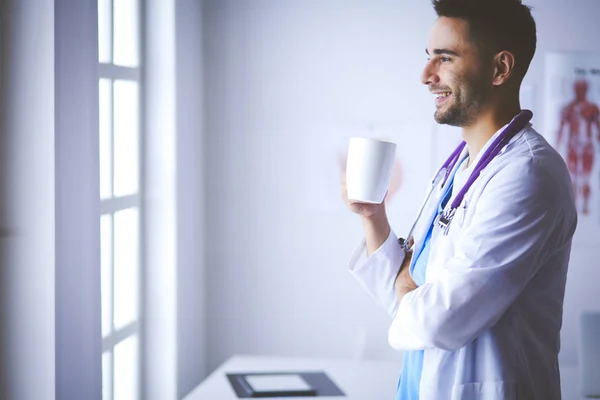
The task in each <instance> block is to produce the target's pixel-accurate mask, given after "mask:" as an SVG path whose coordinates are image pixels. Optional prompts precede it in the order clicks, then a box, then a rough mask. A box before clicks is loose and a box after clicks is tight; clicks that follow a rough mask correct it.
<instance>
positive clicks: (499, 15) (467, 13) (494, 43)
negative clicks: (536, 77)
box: [432, 0, 537, 82]
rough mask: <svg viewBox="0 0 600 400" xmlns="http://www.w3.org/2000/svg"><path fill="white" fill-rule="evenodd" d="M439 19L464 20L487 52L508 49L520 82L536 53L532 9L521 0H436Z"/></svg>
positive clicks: (435, 6)
mask: <svg viewBox="0 0 600 400" xmlns="http://www.w3.org/2000/svg"><path fill="white" fill-rule="evenodd" d="M432 3H433V7H434V9H435V12H436V13H437V15H438V17H449V18H461V19H463V20H465V21H467V23H468V25H469V34H470V35H471V37H472V39H473V40H474V42H475V43H476V44H477V45H479V47H480V48H481V49H482V50H484V51H487V50H489V51H492V52H493V54H496V53H498V52H500V51H503V50H506V51H509V52H511V53H512V54H513V55H514V56H515V75H516V78H518V82H520V81H521V80H522V79H523V77H524V76H525V74H526V73H527V70H528V69H529V64H530V63H531V60H532V59H533V55H534V54H535V47H536V43H537V35H536V26H535V20H534V19H533V17H532V15H531V7H528V6H526V5H524V4H523V3H522V2H521V0H432Z"/></svg>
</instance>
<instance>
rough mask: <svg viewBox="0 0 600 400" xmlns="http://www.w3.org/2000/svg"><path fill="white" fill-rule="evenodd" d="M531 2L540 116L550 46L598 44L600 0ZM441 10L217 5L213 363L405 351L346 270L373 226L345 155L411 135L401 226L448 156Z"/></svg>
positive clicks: (210, 131) (210, 108)
mask: <svg viewBox="0 0 600 400" xmlns="http://www.w3.org/2000/svg"><path fill="white" fill-rule="evenodd" d="M530 4H532V5H534V6H536V9H535V11H534V12H535V15H534V16H535V17H536V20H537V22H538V28H539V47H538V49H539V50H538V53H537V56H536V59H535V61H534V62H533V64H532V67H531V71H530V73H529V75H528V77H527V80H526V84H528V85H532V86H533V87H534V90H537V92H536V95H538V97H537V100H539V102H538V103H536V105H537V107H534V111H538V110H539V113H541V109H542V106H543V104H542V103H541V98H540V93H541V92H540V89H541V85H542V82H543V54H544V52H547V51H552V50H595V51H598V50H600V42H599V41H598V40H597V38H598V37H600V28H599V26H598V24H597V21H596V20H595V19H594V16H596V17H597V16H598V15H600V3H598V2H597V1H594V0H586V1H584V0H581V1H576V2H573V1H569V2H567V1H561V2H558V1H556V2H554V1H552V2H548V1H546V0H544V1H541V0H536V1H534V2H530ZM434 18H435V15H434V12H433V10H432V9H431V6H430V3H429V2H410V5H409V3H408V2H406V1H405V2H400V1H392V0H390V1H385V0H378V1H372V0H370V1H366V0H365V1H345V0H328V1H318V0H307V1H301V2H300V1H293V0H285V1H281V0H277V1H275V0H271V1H268V0H259V1H250V0H226V1H224V0H219V1H217V0H210V1H206V2H205V9H204V36H205V53H204V59H205V68H206V71H205V85H206V92H205V96H206V108H205V110H206V122H207V123H206V134H207V143H206V145H207V148H206V150H207V151H206V156H207V159H208V167H207V170H206V179H207V186H206V195H207V204H206V207H207V208H206V212H207V247H206V249H207V264H206V266H207V284H208V285H207V294H208V314H207V316H208V326H209V328H208V329H209V334H208V357H209V363H208V366H209V368H210V369H212V368H214V367H215V366H216V365H218V364H219V363H221V362H222V361H224V360H225V359H226V358H228V357H229V356H231V355H232V354H234V353H266V354H282V355H293V356H294V355H298V356H300V355H302V356H331V357H352V356H353V355H354V354H355V353H356V351H357V349H359V348H360V343H361V340H363V338H364V337H365V335H366V337H368V339H369V341H371V343H381V344H382V345H381V347H380V348H378V349H374V350H373V351H376V352H380V353H381V354H384V353H385V356H386V357H388V358H394V359H400V355H399V354H395V353H390V352H389V351H388V350H386V341H387V337H386V331H387V326H388V323H389V320H388V317H387V316H386V315H385V313H384V312H383V311H382V310H380V309H379V307H378V306H377V305H376V304H375V303H374V302H373V301H372V300H371V299H370V298H369V297H368V296H367V295H366V294H365V293H364V292H363V291H362V289H361V288H360V287H359V286H358V284H357V283H356V282H355V281H354V280H353V278H352V277H351V276H350V275H349V274H348V273H347V271H346V267H347V261H348V258H349V256H350V253H351V251H352V250H353V248H354V246H355V245H356V244H357V243H358V241H359V239H360V237H361V235H362V231H361V226H360V223H359V220H358V219H357V217H355V216H353V215H351V214H350V213H349V212H347V211H346V209H345V208H344V205H343V203H342V201H341V199H339V195H338V193H339V186H338V175H339V174H338V171H337V170H336V168H337V166H336V160H335V158H336V156H337V153H338V152H339V151H340V150H343V146H344V145H345V141H342V140H341V139H340V138H343V139H345V138H346V136H350V135H352V134H370V135H378V136H388V137H390V136H391V137H393V138H394V139H395V140H396V141H398V142H399V143H400V146H399V149H398V154H399V158H400V160H401V161H402V162H403V167H404V175H403V177H404V185H403V187H402V189H401V190H400V192H399V193H398V195H397V198H396V199H395V200H394V201H393V202H392V204H391V205H390V207H389V208H388V214H389V216H390V220H391V223H392V225H393V227H394V228H395V229H396V231H397V233H398V234H399V235H403V234H404V231H405V230H406V229H407V228H408V225H409V222H410V220H411V218H412V217H413V216H414V213H415V212H416V209H417V206H418V202H419V200H420V198H421V195H422V191H423V184H424V182H425V181H426V179H427V177H429V175H430V173H431V172H432V169H433V164H434V163H435V160H434V159H435V158H437V156H436V155H435V152H434V151H433V149H434V144H433V143H432V135H433V133H434V132H435V127H434V124H433V120H432V117H431V115H432V110H433V106H432V99H431V98H430V95H429V94H428V93H427V90H426V88H425V87H423V86H422V85H421V84H420V82H419V75H420V72H421V68H422V67H423V65H424V63H425V60H426V56H425V53H424V49H425V47H426V44H427V38H428V33H429V27H430V25H431V23H432V22H433V20H434ZM567 33H568V34H567ZM539 113H538V115H540V114H539ZM537 120H539V121H543V118H537ZM541 128H542V127H538V129H541ZM336 202H337V203H336ZM582 257H584V255H583V253H581V254H580V255H579V254H578V255H575V256H574V264H577V265H579V264H580V263H581V264H586V262H588V263H589V260H592V259H593V258H583V259H580V258H582ZM585 257H589V256H588V255H585ZM573 269H577V268H573ZM581 271H582V269H580V270H578V271H577V272H575V273H572V274H571V275H570V278H569V287H568V290H569V293H568V294H567V301H566V304H565V313H566V314H565V324H566V325H568V326H566V327H565V329H564V341H563V342H564V343H563V351H562V354H561V357H562V359H563V360H564V361H565V362H569V363H574V362H576V334H577V331H576V328H575V327H574V326H573V325H574V324H575V323H576V318H577V315H578V312H579V310H581V309H582V308H585V307H587V306H589V305H590V304H591V303H596V304H597V303H598V297H597V295H595V294H594V292H593V290H594V286H593V281H590V280H589V279H586V275H584V274H582V273H581ZM595 273H597V272H595ZM598 281H599V280H598V279H596V282H598ZM575 292H577V293H587V294H586V295H574V294H575ZM365 351H366V354H365V355H366V356H369V349H366V350H365Z"/></svg>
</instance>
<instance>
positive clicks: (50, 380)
mask: <svg viewBox="0 0 600 400" xmlns="http://www.w3.org/2000/svg"><path fill="white" fill-rule="evenodd" d="M34 3H35V4H34ZM54 28H55V26H54V4H53V1H51V0H44V1H37V0H36V1H33V0H29V1H3V2H2V3H1V4H0V60H1V62H0V171H1V172H0V327H1V328H0V398H2V399H23V400H33V399H54V392H55V389H56V385H55V377H56V374H55V352H54V341H55V312H54V296H55V286H54V283H55V277H54V266H55V262H54V261H55V259H54V256H55V248H54V240H55V236H54V233H55V232H54V227H55V225H54V222H55V216H54V206H55V203H54V178H55V174H54V162H55V152H54V121H55V120H54V106H55V103H54Z"/></svg>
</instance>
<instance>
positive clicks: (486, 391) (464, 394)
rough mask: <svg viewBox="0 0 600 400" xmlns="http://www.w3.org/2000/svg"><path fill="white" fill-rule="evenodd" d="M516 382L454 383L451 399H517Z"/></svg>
mask: <svg viewBox="0 0 600 400" xmlns="http://www.w3.org/2000/svg"><path fill="white" fill-rule="evenodd" d="M517 399H518V397H517V382H514V381H490V382H474V383H466V384H463V385H454V387H453V388H452V400H517Z"/></svg>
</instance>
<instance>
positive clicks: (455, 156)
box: [398, 110, 533, 251]
mask: <svg viewBox="0 0 600 400" xmlns="http://www.w3.org/2000/svg"><path fill="white" fill-rule="evenodd" d="M532 117H533V113H532V112H531V111H529V110H522V111H521V112H520V113H519V114H517V116H515V117H514V118H513V119H512V121H511V122H510V123H509V124H508V126H507V127H506V128H505V129H504V130H503V131H502V132H501V133H500V134H499V135H498V137H497V138H496V139H495V140H494V141H493V142H492V143H491V144H490V146H489V147H488V148H487V150H486V151H485V153H483V155H482V156H481V159H480V160H479V162H478V163H477V165H476V166H475V169H474V170H473V172H472V173H471V175H470V176H469V179H467V182H466V183H465V184H464V186H463V187H462V189H461V190H460V191H459V192H458V194H457V195H456V197H455V198H454V200H453V201H452V204H451V205H450V207H449V208H447V209H446V210H444V211H443V212H441V213H440V214H439V215H438V217H437V218H436V222H437V224H438V225H439V226H440V227H441V228H443V229H444V234H447V233H448V229H449V225H450V222H452V218H453V217H454V213H455V212H456V209H457V208H458V207H459V206H460V204H461V203H462V201H463V199H464V197H465V194H466V193H467V192H468V191H469V189H470V188H471V186H472V185H473V183H475V181H476V180H477V178H478V177H479V175H480V174H481V171H483V169H484V168H485V167H487V165H488V164H489V163H490V162H491V161H492V160H493V159H494V157H496V156H497V155H498V154H499V153H500V151H502V149H503V148H504V146H506V145H507V144H508V142H509V141H510V140H511V139H512V138H513V137H514V136H515V135H516V134H517V133H519V132H520V131H521V130H523V129H524V128H525V127H526V126H527V124H528V123H529V121H530V120H531V118H532ZM465 146H466V142H464V141H462V142H461V143H460V144H459V145H458V146H457V147H456V149H455V150H454V151H453V152H452V154H450V157H448V159H447V160H446V162H444V164H443V165H442V166H441V167H440V169H439V170H438V172H437V174H436V178H435V179H434V181H433V185H432V189H431V191H430V192H429V194H428V196H427V198H426V200H425V202H424V204H423V206H422V207H421V210H420V211H419V215H418V216H417V219H416V221H415V223H414V224H413V226H412V228H411V229H410V232H409V234H408V236H407V239H406V240H405V239H402V238H400V239H399V240H398V241H399V243H400V245H401V246H402V247H403V248H404V249H405V250H406V251H408V250H410V241H411V236H412V233H413V231H414V229H415V227H416V225H417V222H418V221H419V219H420V217H421V214H422V212H423V209H424V208H425V204H427V202H428V201H429V198H430V197H431V194H432V193H433V191H434V189H435V187H436V186H437V182H436V181H437V180H438V179H437V177H438V176H440V174H442V173H443V174H444V176H443V181H442V182H441V183H442V185H441V187H444V185H445V184H446V181H447V180H448V177H449V175H450V173H451V171H452V170H453V168H454V166H455V165H456V163H457V162H458V160H459V158H460V154H461V153H462V151H463V149H464V148H465Z"/></svg>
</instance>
